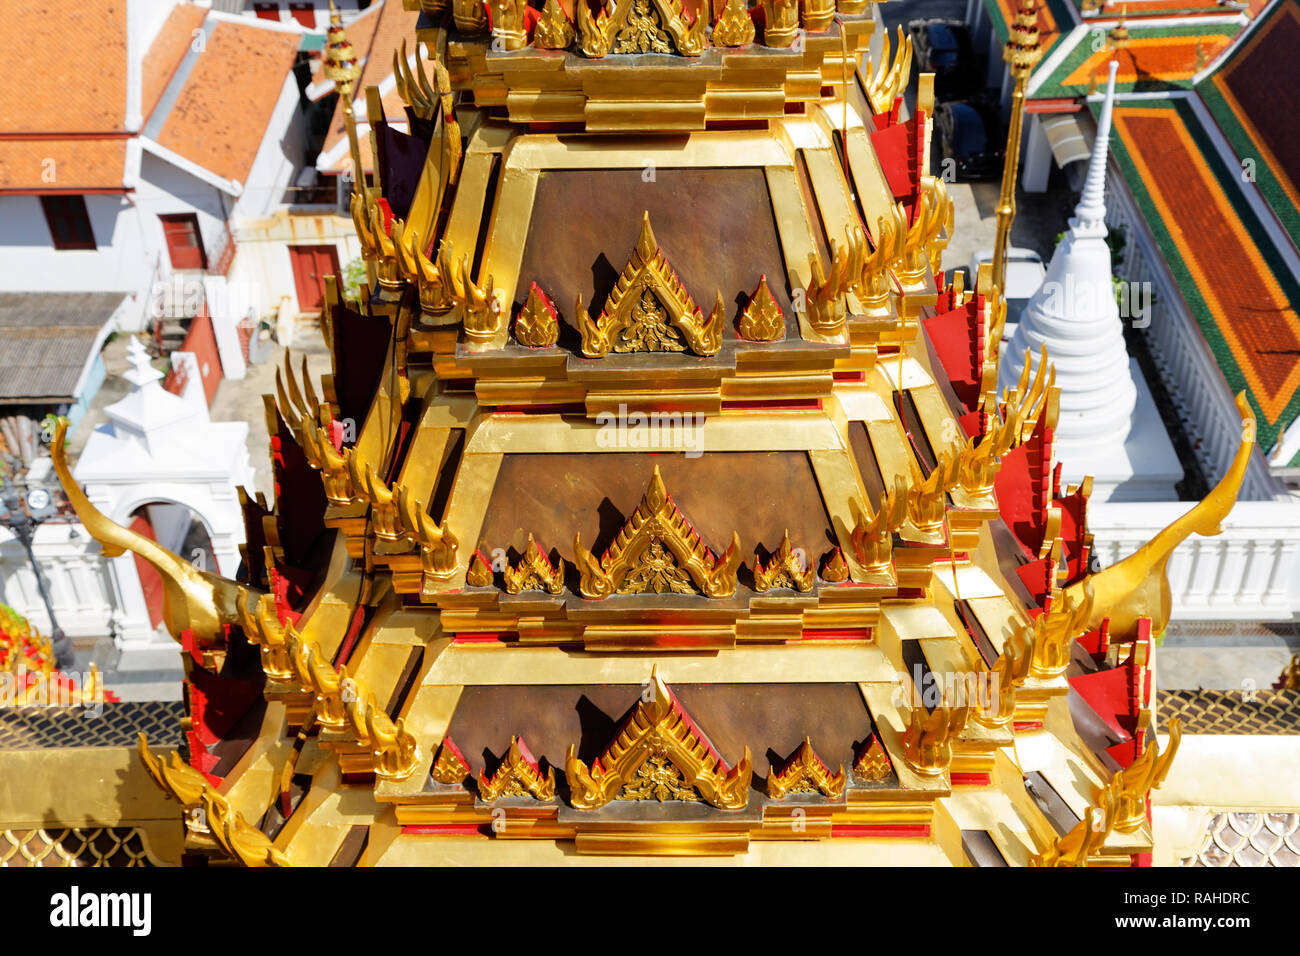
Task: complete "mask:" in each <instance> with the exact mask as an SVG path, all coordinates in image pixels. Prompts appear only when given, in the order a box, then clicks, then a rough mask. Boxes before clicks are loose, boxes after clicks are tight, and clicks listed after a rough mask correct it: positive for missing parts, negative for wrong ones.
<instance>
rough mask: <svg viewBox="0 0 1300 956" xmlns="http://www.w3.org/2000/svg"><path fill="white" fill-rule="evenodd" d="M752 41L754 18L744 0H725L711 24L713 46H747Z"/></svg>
mask: <svg viewBox="0 0 1300 956" xmlns="http://www.w3.org/2000/svg"><path fill="white" fill-rule="evenodd" d="M753 42H754V19H753V18H752V17H751V16H750V15H749V5H748V4H747V3H746V2H745V0H727V5H726V6H725V7H723V8H722V13H720V14H718V19H717V20H716V21H714V24H713V45H714V46H748V45H749V44H751V43H753Z"/></svg>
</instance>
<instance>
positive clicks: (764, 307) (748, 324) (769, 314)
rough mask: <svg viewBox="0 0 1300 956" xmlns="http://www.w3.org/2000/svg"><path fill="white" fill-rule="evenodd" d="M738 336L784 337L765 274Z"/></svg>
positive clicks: (762, 339)
mask: <svg viewBox="0 0 1300 956" xmlns="http://www.w3.org/2000/svg"><path fill="white" fill-rule="evenodd" d="M745 19H746V20H748V19H749V17H748V16H746V17H745ZM750 26H751V27H752V26H753V21H750ZM740 337H741V338H743V339H748V340H749V341H751V342H775V341H777V340H778V339H782V338H784V337H785V317H784V316H783V315H782V314H781V307H780V306H779V305H777V304H776V299H775V298H774V297H773V296H772V290H771V289H770V288H768V285H767V276H766V275H762V276H759V278H758V288H756V289H755V290H754V294H753V295H751V296H750V297H749V304H748V305H746V306H745V311H744V312H742V313H741V314H740Z"/></svg>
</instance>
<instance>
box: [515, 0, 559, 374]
mask: <svg viewBox="0 0 1300 956" xmlns="http://www.w3.org/2000/svg"><path fill="white" fill-rule="evenodd" d="M551 2H552V3H554V2H555V0H551ZM515 338H516V339H517V340H518V341H519V344H520V345H526V346H528V347H529V348H534V349H545V348H550V347H551V346H552V345H554V344H555V343H556V342H558V341H559V339H560V320H559V318H558V317H557V316H556V313H555V306H554V305H552V304H551V300H550V299H549V298H548V297H547V295H546V293H545V292H543V291H542V290H541V287H539V286H538V285H537V283H536V282H534V283H533V284H532V285H530V286H529V287H528V298H527V299H525V300H524V304H523V308H521V309H520V310H519V315H518V316H516V317H515Z"/></svg>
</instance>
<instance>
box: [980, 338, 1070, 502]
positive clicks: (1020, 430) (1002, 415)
mask: <svg viewBox="0 0 1300 956" xmlns="http://www.w3.org/2000/svg"><path fill="white" fill-rule="evenodd" d="M1027 351H1028V350H1026V353H1027ZM1029 368H1030V363H1029V356H1028V354H1026V356H1025V370H1024V372H1023V373H1022V374H1021V381H1022V382H1024V383H1025V384H1026V385H1027V384H1028V377H1029ZM1038 368H1039V375H1038V377H1037V378H1036V379H1035V381H1034V384H1033V386H1032V387H1031V388H1028V389H1027V390H1026V389H1024V388H1023V387H1022V386H1017V388H1016V389H1015V390H1010V389H1008V390H1007V392H1006V393H1005V394H1006V399H1005V401H1004V402H1003V406H1002V409H1001V411H1000V412H996V413H995V414H993V415H990V416H989V419H988V423H987V424H986V425H985V428H984V434H983V436H982V437H980V438H979V439H978V440H977V439H976V438H975V436H973V435H972V436H971V437H970V438H968V439H967V440H966V444H965V445H964V446H963V447H962V450H961V455H960V458H959V471H960V483H961V487H962V490H963V491H965V492H966V493H967V494H969V495H970V496H971V497H973V498H977V499H985V500H991V498H992V495H993V486H994V483H995V482H996V481H997V476H998V469H999V468H1000V467H1001V465H1002V456H1003V455H1005V454H1006V453H1007V452H1008V451H1010V450H1011V449H1012V448H1015V447H1016V446H1017V445H1019V444H1020V443H1021V442H1022V441H1023V440H1024V435H1025V428H1026V424H1027V423H1028V422H1029V421H1030V420H1031V419H1034V418H1037V417H1038V415H1039V414H1040V413H1041V412H1042V409H1043V403H1044V402H1045V401H1046V400H1047V392H1048V390H1049V389H1051V388H1052V386H1053V383H1054V382H1055V380H1056V369H1055V367H1053V368H1052V370H1051V373H1050V378H1049V379H1044V377H1043V374H1042V372H1043V371H1044V370H1045V369H1046V368H1047V354H1046V350H1045V349H1044V353H1043V359H1042V361H1040V362H1039V366H1038Z"/></svg>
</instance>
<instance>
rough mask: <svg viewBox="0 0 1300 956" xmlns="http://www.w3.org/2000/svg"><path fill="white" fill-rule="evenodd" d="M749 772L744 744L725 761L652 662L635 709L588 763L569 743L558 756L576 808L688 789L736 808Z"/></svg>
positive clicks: (683, 793) (682, 795) (672, 795)
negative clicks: (736, 758)
mask: <svg viewBox="0 0 1300 956" xmlns="http://www.w3.org/2000/svg"><path fill="white" fill-rule="evenodd" d="M647 764H648V767H646V768H645V769H644V770H643V767H644V766H645V765H647ZM670 765H671V769H670ZM674 771H675V772H674ZM753 772H754V769H753V765H752V761H751V759H750V753H749V748H748V747H746V748H745V753H744V756H743V757H742V758H741V760H740V763H738V764H736V766H734V767H730V768H729V767H727V765H726V764H725V763H724V762H723V760H722V758H721V757H720V756H718V754H717V753H716V752H715V751H714V750H713V748H712V747H711V746H709V744H708V741H706V740H704V739H703V735H702V734H700V732H699V731H698V730H697V729H696V727H695V725H694V723H693V722H692V721H691V720H690V718H689V717H687V716H686V713H685V711H684V710H682V709H681V705H680V704H679V703H678V702H677V700H676V698H674V697H673V694H672V691H671V690H669V689H668V685H667V684H665V683H664V682H663V681H662V680H661V679H660V678H659V674H658V669H657V668H656V669H655V670H653V671H652V672H651V675H650V683H649V685H648V686H647V687H646V689H645V692H644V693H643V694H642V695H641V699H640V700H639V701H638V702H637V705H636V709H635V710H633V712H632V714H631V716H630V717H629V718H628V719H627V721H626V722H625V723H624V724H623V726H622V727H621V728H619V731H618V734H617V735H616V736H615V738H614V740H613V742H612V743H611V744H610V745H609V746H608V747H607V748H606V749H605V752H604V753H603V754H601V755H600V757H599V759H597V760H596V761H595V762H593V763H592V765H591V767H590V769H588V767H587V765H586V764H585V763H583V762H582V761H581V760H579V759H578V755H577V750H576V748H575V747H574V746H573V745H572V744H570V746H569V751H568V754H567V756H566V757H565V762H564V774H565V777H566V779H567V780H568V782H569V790H570V792H571V802H572V804H573V806H574V807H576V808H577V809H579V810H594V809H597V808H599V807H603V806H605V804H607V803H609V802H610V801H611V800H623V799H627V800H645V799H654V800H659V801H668V800H690V799H692V797H693V794H690V793H689V791H695V792H696V793H698V794H699V796H700V797H702V798H703V799H704V800H705V801H706V802H708V803H710V804H712V805H713V806H715V807H718V808H720V809H723V810H739V809H741V808H743V807H744V806H745V804H746V803H747V802H748V801H749V783H750V780H751V778H752V776H753Z"/></svg>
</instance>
